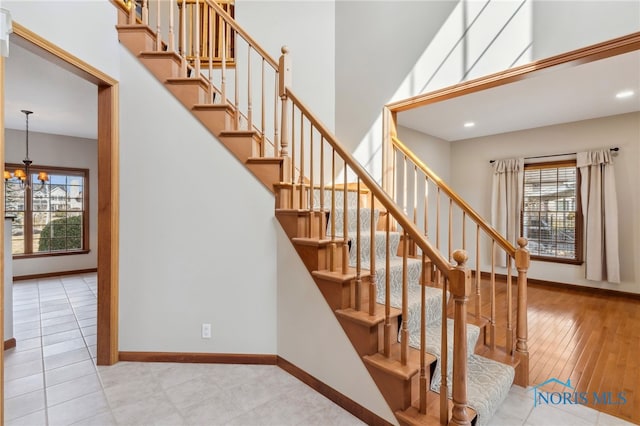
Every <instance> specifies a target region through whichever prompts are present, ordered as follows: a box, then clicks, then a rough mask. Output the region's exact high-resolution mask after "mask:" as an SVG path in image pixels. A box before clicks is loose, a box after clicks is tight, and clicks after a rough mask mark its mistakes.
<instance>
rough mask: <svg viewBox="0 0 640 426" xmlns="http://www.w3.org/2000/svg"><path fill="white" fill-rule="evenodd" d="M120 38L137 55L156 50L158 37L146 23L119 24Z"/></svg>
mask: <svg viewBox="0 0 640 426" xmlns="http://www.w3.org/2000/svg"><path fill="white" fill-rule="evenodd" d="M118 39H119V40H120V43H122V44H123V45H125V46H126V47H127V49H129V51H130V52H131V53H133V54H134V55H135V56H138V55H139V54H140V53H141V52H150V51H153V50H155V47H156V37H155V35H154V34H153V32H151V29H150V28H149V27H147V26H145V25H129V26H127V25H125V26H118Z"/></svg>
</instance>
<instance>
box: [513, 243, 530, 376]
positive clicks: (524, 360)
mask: <svg viewBox="0 0 640 426" xmlns="http://www.w3.org/2000/svg"><path fill="white" fill-rule="evenodd" d="M528 243H529V242H528V241H527V239H526V238H524V237H520V238H518V246H519V247H518V248H517V249H516V269H517V270H518V318H517V321H518V324H517V325H516V355H517V356H518V358H519V359H520V365H518V368H517V369H516V377H515V380H514V381H515V383H516V384H517V385H519V386H522V387H525V388H526V387H527V386H529V348H528V346H527V340H528V333H529V332H528V325H527V271H528V270H529V264H530V263H531V260H530V257H529V250H527V248H526V247H527V244H528Z"/></svg>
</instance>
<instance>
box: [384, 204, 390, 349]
mask: <svg viewBox="0 0 640 426" xmlns="http://www.w3.org/2000/svg"><path fill="white" fill-rule="evenodd" d="M386 213H387V214H386V218H387V220H386V223H385V235H386V237H385V238H386V247H385V256H384V258H385V265H384V267H385V270H384V356H386V357H387V358H389V357H390V356H391V281H390V276H389V271H390V268H391V265H390V263H391V249H390V247H389V243H390V231H391V213H390V212H389V211H387V212H386Z"/></svg>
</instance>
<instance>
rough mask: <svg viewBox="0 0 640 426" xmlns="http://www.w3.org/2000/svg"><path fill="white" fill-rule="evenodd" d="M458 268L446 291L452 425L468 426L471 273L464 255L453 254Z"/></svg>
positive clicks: (451, 273)
mask: <svg viewBox="0 0 640 426" xmlns="http://www.w3.org/2000/svg"><path fill="white" fill-rule="evenodd" d="M453 259H454V260H455V261H456V263H457V266H455V267H454V269H453V270H452V271H451V272H450V273H449V288H450V290H451V295H452V297H453V302H454V319H453V321H454V322H453V389H452V397H453V409H452V415H451V421H450V422H449V424H452V425H470V424H471V420H470V419H469V414H468V412H467V404H468V401H467V351H468V348H467V301H468V300H469V295H470V294H471V270H470V269H469V268H467V266H466V265H465V263H466V262H467V259H468V256H467V252H466V251H464V250H456V251H454V252H453Z"/></svg>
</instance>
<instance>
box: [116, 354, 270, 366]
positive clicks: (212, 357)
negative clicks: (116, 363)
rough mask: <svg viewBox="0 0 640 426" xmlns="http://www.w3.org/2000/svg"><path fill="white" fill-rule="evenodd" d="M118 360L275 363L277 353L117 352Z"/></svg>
mask: <svg viewBox="0 0 640 426" xmlns="http://www.w3.org/2000/svg"><path fill="white" fill-rule="evenodd" d="M118 360H120V361H136V362H183V363H202V364H266V365H276V363H277V355H260V354H211V353H197V352H119V354H118Z"/></svg>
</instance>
